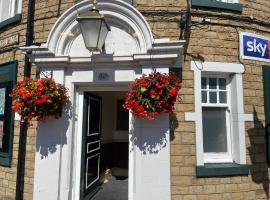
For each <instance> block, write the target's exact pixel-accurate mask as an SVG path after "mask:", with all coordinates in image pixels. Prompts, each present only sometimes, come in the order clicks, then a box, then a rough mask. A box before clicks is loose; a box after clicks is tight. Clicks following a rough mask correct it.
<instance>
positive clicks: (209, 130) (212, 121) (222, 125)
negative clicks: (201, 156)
mask: <svg viewBox="0 0 270 200" xmlns="http://www.w3.org/2000/svg"><path fill="white" fill-rule="evenodd" d="M202 118H203V148H204V152H208V153H210V152H227V151H228V149H227V128H226V108H217V107H215V108H210V107H203V108H202Z"/></svg>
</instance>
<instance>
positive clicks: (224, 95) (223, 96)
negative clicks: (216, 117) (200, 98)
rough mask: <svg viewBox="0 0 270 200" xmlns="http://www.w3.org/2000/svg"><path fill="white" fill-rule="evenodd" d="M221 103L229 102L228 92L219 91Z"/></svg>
mask: <svg viewBox="0 0 270 200" xmlns="http://www.w3.org/2000/svg"><path fill="white" fill-rule="evenodd" d="M219 103H227V92H219Z"/></svg>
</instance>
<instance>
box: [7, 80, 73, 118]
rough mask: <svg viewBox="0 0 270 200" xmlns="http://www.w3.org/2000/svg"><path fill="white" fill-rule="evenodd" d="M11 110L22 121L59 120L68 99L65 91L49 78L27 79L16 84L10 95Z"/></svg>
mask: <svg viewBox="0 0 270 200" xmlns="http://www.w3.org/2000/svg"><path fill="white" fill-rule="evenodd" d="M10 96H11V97H13V101H12V110H14V111H15V112H17V113H18V114H19V115H21V119H22V121H24V120H31V119H33V118H36V119H37V120H38V121H39V122H43V121H45V120H46V119H47V118H48V117H50V116H53V117H55V118H59V117H60V116H61V114H62V109H63V106H65V105H66V104H67V103H68V101H69V98H68V96H67V89H66V88H65V87H64V86H63V85H61V84H57V83H55V81H54V80H53V79H51V78H41V79H37V80H34V79H28V78H25V79H24V80H23V81H20V82H18V83H17V85H16V86H15V87H14V88H13V90H12V93H11V94H10Z"/></svg>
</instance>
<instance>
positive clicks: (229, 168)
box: [196, 163, 249, 177]
mask: <svg viewBox="0 0 270 200" xmlns="http://www.w3.org/2000/svg"><path fill="white" fill-rule="evenodd" d="M248 173H249V165H239V164H235V163H220V164H205V165H204V166H197V167H196V175H197V177H217V176H240V175H248Z"/></svg>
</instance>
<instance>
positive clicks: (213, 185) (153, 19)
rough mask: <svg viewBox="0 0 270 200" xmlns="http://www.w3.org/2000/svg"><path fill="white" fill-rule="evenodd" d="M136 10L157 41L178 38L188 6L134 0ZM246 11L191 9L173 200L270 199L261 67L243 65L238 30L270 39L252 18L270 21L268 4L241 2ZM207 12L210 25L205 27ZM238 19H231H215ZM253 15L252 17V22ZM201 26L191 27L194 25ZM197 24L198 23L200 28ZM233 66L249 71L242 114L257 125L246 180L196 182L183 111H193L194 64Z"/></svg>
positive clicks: (250, 135) (252, 127)
mask: <svg viewBox="0 0 270 200" xmlns="http://www.w3.org/2000/svg"><path fill="white" fill-rule="evenodd" d="M135 3H136V6H137V7H138V8H139V10H140V11H142V12H143V13H144V15H145V16H146V18H147V20H148V22H149V23H150V24H151V27H152V29H153V32H154V34H155V37H158V38H160V37H166V36H167V37H170V38H171V39H178V38H179V37H180V35H181V32H182V31H181V30H180V28H179V20H180V14H179V13H177V12H175V11H181V12H185V11H186V10H187V8H186V5H187V4H186V1H180V0H179V1H173V0H171V1H143V0H136V1H135ZM240 3H242V5H243V6H244V8H243V12H242V14H239V13H233V12H230V11H228V12H224V11H220V10H214V9H202V8H201V9H200V8H197V9H194V8H193V9H191V21H192V22H191V26H190V27H189V28H188V30H187V31H186V32H185V35H186V36H185V37H182V38H183V39H186V40H187V51H186V55H185V62H184V66H183V68H182V71H181V74H182V79H183V87H182V89H181V90H180V96H181V99H180V101H181V102H180V103H179V104H178V105H177V106H176V112H175V113H174V114H172V122H173V125H172V130H171V131H172V137H171V138H172V141H171V177H172V182H171V184H172V199H173V200H182V199H183V200H204V199H228V200H232V199H235V200H240V199H245V200H246V199H252V200H253V199H269V183H270V181H269V178H270V176H269V172H270V171H269V168H268V167H267V164H266V149H265V141H266V140H265V137H264V136H265V131H264V127H265V117H264V96H263V95H264V94H263V77H262V66H263V65H265V64H267V63H264V62H258V61H248V60H244V61H240V60H239V31H244V32H250V33H256V34H258V35H262V36H268V37H269V36H270V34H269V33H270V31H269V26H270V24H268V26H265V25H261V24H259V23H256V22H255V21H252V20H244V19H248V18H253V19H256V20H262V21H263V22H269V18H270V14H269V12H268V11H267V10H269V7H270V2H269V1H265V0H260V1H256V2H254V1H247V0H246V1H245V0H242V1H240ZM198 13H204V16H206V18H208V19H210V20H211V22H210V23H207V24H202V23H200V22H202V20H203V18H202V17H201V16H200V15H198ZM219 14H220V15H224V16H225V15H226V16H229V17H230V16H235V17H239V18H236V19H227V18H224V17H223V18H222V17H217V16H215V15H219ZM249 16H252V17H249ZM196 23H197V26H193V24H196ZM198 23H199V24H198ZM202 59H203V60H205V61H212V62H234V63H242V64H243V65H244V66H245V72H244V74H243V87H244V88H243V92H244V110H245V113H248V114H253V115H254V122H246V123H245V129H246V152H247V163H248V164H249V165H250V173H249V175H248V176H232V177H230V176H227V177H215V178H197V177H196V172H195V170H196V169H195V167H196V145H195V142H196V141H195V123H194V122H188V121H185V118H184V113H185V112H194V89H193V86H194V80H193V79H194V77H193V72H192V71H190V66H191V65H190V61H192V60H202Z"/></svg>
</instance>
